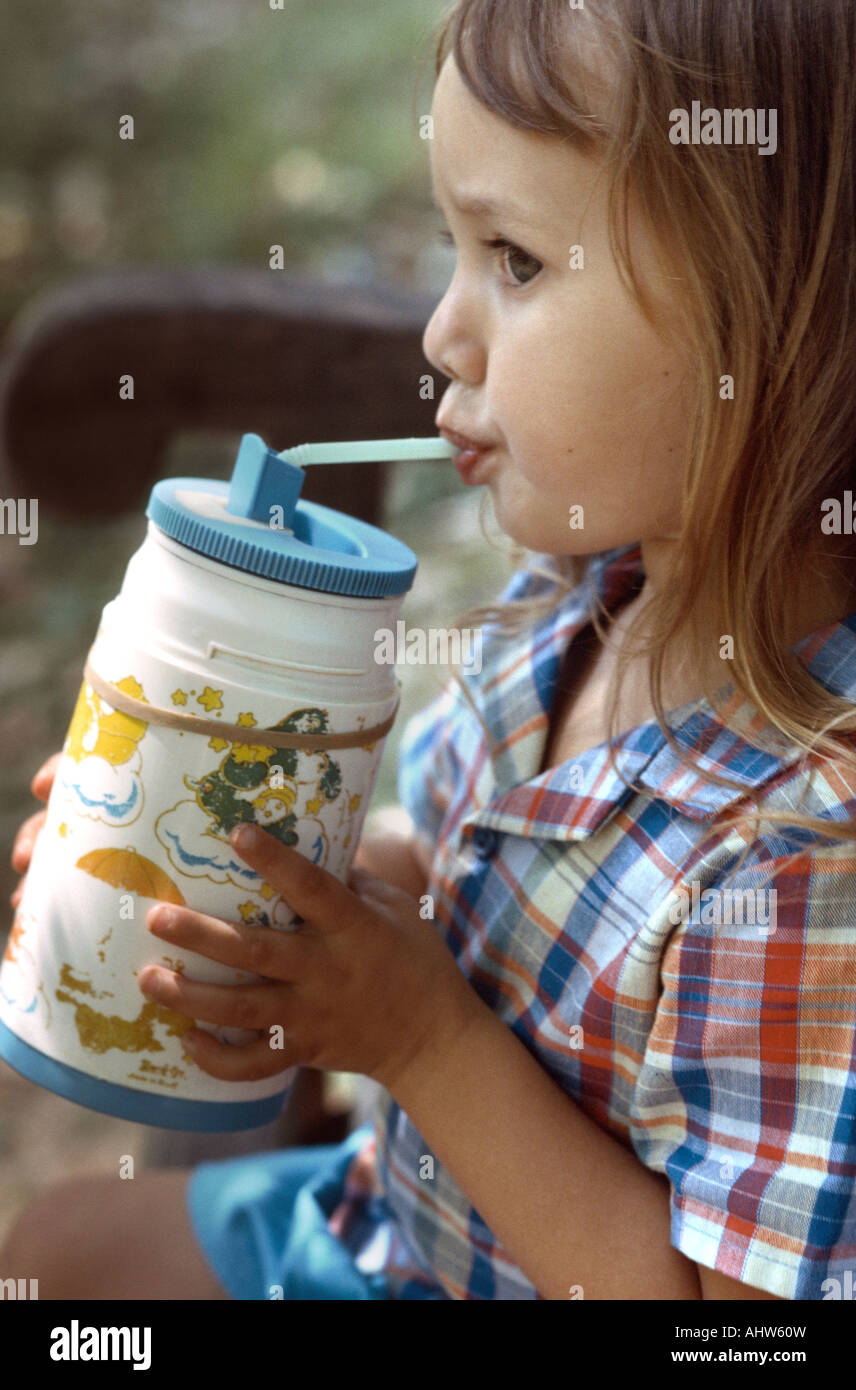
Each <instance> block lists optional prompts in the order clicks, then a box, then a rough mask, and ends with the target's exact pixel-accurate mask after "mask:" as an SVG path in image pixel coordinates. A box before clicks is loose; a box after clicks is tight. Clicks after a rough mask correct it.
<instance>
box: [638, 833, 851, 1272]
mask: <svg viewBox="0 0 856 1390" xmlns="http://www.w3.org/2000/svg"><path fill="white" fill-rule="evenodd" d="M763 843H764V852H763V853H761V854H755V858H754V861H753V860H751V859H750V860H749V862H748V863H747V864H746V865H744V866H743V867H742V868H741V869H740V871H739V872H738V873H737V874H736V875H735V876H734V878H733V880H732V882H731V883H730V884H727V886H726V887H725V888H721V887H718V886H716V878H715V876H710V877H711V878H712V879H713V883H714V886H713V887H712V888H711V887H707V888H706V887H704V886H702V885H701V884H700V883H698V882H697V883H696V885H695V887H694V888H693V889H692V891H689V890H688V889H686V888H685V889H684V890H683V895H682V896H681V897H680V898H677V897H676V896H675V895H670V902H671V904H672V906H671V907H670V913H672V914H674V915H671V916H666V915H665V913H664V916H663V921H662V923H661V929H662V931H663V933H664V934H666V933H668V934H669V935H668V944H667V945H666V948H665V950H664V951H663V955H662V965H661V986H662V989H661V993H660V996H659V1000H658V1002H657V1007H656V1011H655V1016H654V1020H653V1026H652V1028H651V1031H650V1033H649V1036H648V1041H647V1045H646V1051H645V1055H644V1059H643V1064H642V1067H641V1070H640V1072H639V1075H638V1077H637V1080H636V1084H635V1087H634V1095H633V1111H632V1117H631V1124H632V1128H631V1138H632V1142H633V1144H634V1148H635V1149H636V1152H637V1154H638V1155H639V1157H640V1158H641V1159H642V1161H643V1162H644V1163H645V1164H646V1166H647V1167H649V1168H652V1169H655V1170H657V1171H659V1172H663V1173H665V1174H666V1176H667V1177H668V1179H669V1181H670V1184H671V1189H672V1191H671V1240H672V1245H673V1246H674V1247H675V1248H676V1249H678V1250H680V1251H681V1252H682V1253H683V1254H684V1255H686V1256H687V1257H688V1258H689V1259H691V1260H693V1261H695V1262H697V1263H698V1264H700V1265H704V1266H706V1267H707V1268H709V1269H715V1270H718V1271H720V1272H721V1273H723V1274H725V1275H728V1276H730V1277H731V1278H733V1279H736V1280H739V1281H742V1282H744V1283H746V1284H749V1285H751V1286H752V1287H753V1288H759V1289H764V1290H765V1291H766V1292H767V1293H771V1294H775V1295H777V1296H778V1297H780V1298H787V1299H824V1298H836V1297H838V1298H841V1297H844V1298H848V1299H849V1298H852V1297H853V1292H854V1290H853V1287H852V1285H853V1273H852V1271H853V1250H854V1248H856V1064H854V1052H855V1051H856V858H854V852H853V848H852V847H851V846H849V845H841V844H839V845H835V846H828V847H822V848H818V849H813V850H810V851H808V852H806V853H803V854H801V855H800V857H799V858H798V859H797V860H794V859H791V861H790V863H789V864H787V865H786V866H785V865H784V863H783V862H782V860H777V859H776V857H775V853H772V854H771V853H770V847H771V846H772V847H773V850H775V846H776V844H777V843H778V845H779V847H781V844H782V841H781V840H780V841H778V842H776V841H775V840H773V839H771V840H769V841H765V842H763ZM753 849H754V847H753ZM720 862H721V860H720ZM725 880H726V871H725V870H723V873H722V876H721V881H722V882H725ZM761 885H763V886H761ZM773 894H775V896H773ZM676 917H677V918H678V921H677V925H672V924H673V923H674V922H675V918H676Z"/></svg>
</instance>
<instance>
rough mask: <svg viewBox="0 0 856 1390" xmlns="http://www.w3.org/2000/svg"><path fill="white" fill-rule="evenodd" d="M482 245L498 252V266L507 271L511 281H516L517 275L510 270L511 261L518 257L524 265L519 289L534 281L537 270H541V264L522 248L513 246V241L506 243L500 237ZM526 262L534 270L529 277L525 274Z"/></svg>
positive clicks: (503, 238)
mask: <svg viewBox="0 0 856 1390" xmlns="http://www.w3.org/2000/svg"><path fill="white" fill-rule="evenodd" d="M482 245H483V246H488V247H491V248H492V249H494V250H496V251H498V252H499V253H500V254H499V261H500V264H501V265H503V266H504V267H505V269H506V270H507V271H508V273H509V274H510V275H511V278H512V279H513V280H517V275H516V273H515V272H514V270H513V269H512V261H513V260H514V259H515V257H518V258H519V259H520V260H521V261H522V262H523V263H524V264H523V279H522V280H519V281H518V284H519V285H520V286H521V288H522V286H523V285H528V284H529V281H530V280H534V279H535V276H536V275H537V274H538V272H539V270H541V268H542V266H541V262H540V261H539V260H536V258H535V257H534V256H530V255H529V252H528V251H524V250H523V248H522V246H515V244H514V242H513V241H506V239H505V237H502V236H499V237H494V239H493V240H492V241H484V242H482ZM527 261H528V262H529V266H530V268H531V267H532V266H534V267H535V269H534V270H533V271H532V273H531V274H530V275H527V274H526V262H527Z"/></svg>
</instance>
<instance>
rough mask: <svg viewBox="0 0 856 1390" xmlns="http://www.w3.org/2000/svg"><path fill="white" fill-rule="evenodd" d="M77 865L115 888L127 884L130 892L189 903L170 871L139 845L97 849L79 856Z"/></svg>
mask: <svg viewBox="0 0 856 1390" xmlns="http://www.w3.org/2000/svg"><path fill="white" fill-rule="evenodd" d="M77 868H78V869H83V872H84V873H87V874H91V875H92V877H93V878H100V879H101V881H102V883H109V884H111V885H112V887H113V888H123V889H124V890H125V892H126V893H136V894H137V895H138V896H139V897H141V898H156V899H158V900H159V901H161V902H167V903H175V904H176V906H178V907H184V906H185V902H184V898H183V897H182V895H181V893H180V891H179V889H178V887H177V886H176V884H175V883H174V882H173V880H172V879H171V878H170V876H169V874H165V873H164V871H163V869H160V868H158V866H157V864H154V863H153V862H152V860H151V859H147V858H146V856H145V855H144V854H138V853H137V851H136V850H135V849H93V850H91V851H90V853H89V854H84V855H83V858H82V859H78V861H77Z"/></svg>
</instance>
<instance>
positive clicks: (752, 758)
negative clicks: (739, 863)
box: [464, 544, 856, 840]
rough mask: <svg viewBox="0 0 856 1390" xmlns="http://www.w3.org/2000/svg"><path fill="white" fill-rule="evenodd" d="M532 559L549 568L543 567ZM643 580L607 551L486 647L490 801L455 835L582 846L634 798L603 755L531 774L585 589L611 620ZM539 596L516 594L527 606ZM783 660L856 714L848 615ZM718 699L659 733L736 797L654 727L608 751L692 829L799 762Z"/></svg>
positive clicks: (738, 705) (741, 711) (776, 736)
mask: <svg viewBox="0 0 856 1390" xmlns="http://www.w3.org/2000/svg"><path fill="white" fill-rule="evenodd" d="M538 559H539V561H540V562H541V563H542V564H546V567H548V568H549V567H550V562H551V560H552V557H550V556H539V557H538ZM643 579H644V571H643V568H642V553H641V547H640V546H639V545H638V544H636V545H632V546H624V547H620V548H617V549H614V550H611V551H606V552H604V553H603V554H601V555H599V556H596V557H595V559H594V560H593V561H592V562H591V565H590V567H589V572H588V583H587V584H586V585H583V586H581V587H580V588H579V589H577V590H576V591H575V592H574V593H573V594H571V595H569V596H568V597H567V598H566V599H565V600H564V601H562V602H561V603H560V604H559V605H557V607H556V608H555V609H554V610H553V611H552V613H550V614H548V615H547V617H546V618H543V619H541V620H539V621H538V622H536V623H535V625H534V626H533V627H530V628H529V629H528V631H527V632H526V634H525V635H524V636H523V637H522V638H521V637H519V638H517V639H516V640H513V641H510V640H505V641H499V642H494V643H490V644H489V655H488V656H487V660H486V662H485V664H484V666H483V668H482V671H481V673H480V675H479V677H478V681H479V686H480V689H481V692H482V698H481V699H479V700H478V705H479V708H480V712H481V713H482V716H483V718H484V719H485V723H486V725H487V727H488V728H489V729H490V732H491V735H492V737H493V739H494V742H495V745H496V750H497V752H496V756H495V759H494V761H493V764H492V777H493V794H492V795H491V796H490V798H489V799H488V800H487V802H486V804H485V805H484V807H483V809H481V810H479V811H477V812H476V813H475V814H473V815H470V816H468V817H467V818H466V820H465V822H464V824H465V825H472V826H475V825H485V826H491V827H493V828H494V829H497V830H506V831H510V832H513V833H515V834H519V835H531V836H538V837H541V838H546V839H558V840H576V839H584V838H587V837H588V836H589V835H591V834H592V833H593V832H594V831H595V830H597V829H598V827H599V826H601V825H602V824H603V823H604V822H605V821H606V820H608V819H609V817H610V816H612V815H613V814H614V813H615V811H616V810H617V809H618V807H619V806H620V805H621V804H622V803H623V802H624V801H626V800H627V799H628V798H629V797H630V796H632V795H633V792H632V790H631V789H630V788H628V787H627V786H626V784H625V782H624V781H623V780H622V778H621V776H620V775H619V774H618V773H617V772H616V771H615V770H614V769H613V768H612V766H611V764H610V760H609V756H608V749H607V745H606V744H601V745H599V746H598V747H597V748H593V749H588V750H586V752H584V753H581V754H577V755H576V756H575V757H574V758H573V759H571V760H570V761H568V762H565V763H563V764H561V765H560V766H559V767H556V768H552V769H548V771H546V772H543V773H540V774H539V773H538V771H537V769H538V767H539V766H540V762H541V758H542V757H543V752H544V747H545V744H546V741H547V718H546V717H545V716H549V711H550V709H551V707H552V704H553V701H554V699H555V684H556V681H557V679H558V676H559V673H560V670H561V665H562V660H563V658H564V654H565V651H566V650H567V647H568V645H569V643H570V642H571V640H572V639H573V638H574V636H575V635H576V633H578V632H579V631H580V630H581V629H582V628H583V627H584V626H585V624H586V623H587V622H588V619H589V612H590V594H591V589H592V587H593V588H594V589H595V590H596V591H597V592H598V593H599V594H600V595H601V598H602V599H603V602H604V603H605V605H606V607H607V609H609V610H611V609H612V608H613V607H614V606H616V605H617V604H618V602H619V601H620V600H621V598H622V597H623V596H624V595H625V594H627V593H628V592H629V591H630V590H631V589H633V588H635V587H637V586H638V585H640V584H641V582H642V580H643ZM544 582H545V581H541V585H543V583H544ZM538 588H539V585H538V584H536V585H535V586H534V587H527V596H528V595H529V594H532V593H534V592H537V591H538ZM513 591H514V592H519V589H518V586H517V585H512V586H509V589H508V590H507V591H506V596H511V594H512V592H513ZM485 646H486V654H487V649H488V644H485ZM791 650H792V651H793V653H794V655H795V656H796V657H797V658H798V660H799V661H800V662H801V663H802V665H803V666H804V667H805V669H806V670H807V672H808V673H809V675H811V676H813V677H814V679H815V680H817V681H819V682H820V684H821V685H823V686H825V687H826V689H827V690H830V691H832V692H833V693H834V694H836V695H839V696H842V697H843V698H845V699H847V700H850V701H851V702H852V703H854V704H856V612H854V613H852V614H850V615H849V617H847V618H846V619H845V620H844V621H843V622H835V623H830V624H828V625H827V626H826V627H823V628H820V629H819V630H818V631H817V632H814V633H812V634H810V635H809V636H807V637H804V638H802V639H801V640H800V641H799V642H797V643H796V644H795V645H794V646H793V647H792V649H791ZM465 679H472V678H471V677H470V678H466V677H465ZM717 694H718V695H719V696H720V698H722V697H724V704H723V706H722V710H721V713H717V712H716V711H715V710H714V708H713V706H712V705H711V703H710V702H709V701H708V699H707V698H706V697H703V698H701V699H698V700H694V701H691V702H689V703H687V704H685V705H682V706H680V707H679V708H678V709H676V710H673V711H670V713H669V720H668V723H669V727H670V729H671V731H672V734H673V736H674V738H675V740H676V742H677V744H678V745H679V747H680V748H682V749H686V750H692V753H693V757H694V759H695V760H696V762H697V763H698V765H699V768H700V769H702V770H705V771H706V770H710V771H712V772H716V773H719V774H720V775H722V776H725V777H728V778H730V779H731V780H733V781H735V782H737V783H739V784H740V785H741V787H742V788H744V790H738V791H734V790H731V789H730V788H728V787H721V786H718V785H717V784H716V783H710V782H705V781H704V779H703V778H702V776H701V775H700V772H699V771H696V770H695V768H693V767H692V766H689V765H687V763H686V762H684V761H683V759H682V758H680V757H679V756H678V755H677V754H676V753H675V752H673V750H672V749H671V748H670V747H669V744H668V742H667V741H666V739H665V737H664V735H663V733H662V731H661V730H660V728H659V727H658V725H657V722H656V720H655V719H651V720H649V721H648V722H647V723H645V724H641V725H638V726H637V727H636V728H635V729H631V730H629V731H628V732H627V733H626V734H625V735H623V736H622V737H619V738H618V739H616V741H615V743H614V745H613V749H614V757H615V761H616V763H617V764H618V768H619V770H620V772H622V773H623V774H624V776H625V777H626V778H627V780H628V781H629V782H634V783H636V784H637V785H638V786H639V789H640V791H644V792H647V793H648V794H650V795H651V796H653V797H661V798H666V799H668V800H669V801H670V802H671V803H673V804H674V805H675V806H676V808H677V809H678V810H679V811H681V812H683V814H685V815H687V816H689V817H691V818H692V819H693V820H697V821H704V820H708V819H710V818H712V817H713V816H714V815H716V814H718V813H719V812H721V811H722V810H723V809H724V808H725V807H727V806H730V805H731V804H732V803H734V802H736V801H738V800H739V799H740V798H741V797H743V796H744V795H746V794H747V793H748V792H750V791H753V790H754V789H757V788H760V787H761V786H763V785H764V784H765V783H766V782H769V781H770V780H771V779H772V778H774V777H775V776H776V775H777V774H778V773H779V772H781V771H782V770H783V769H785V768H786V767H788V766H789V765H790V764H792V763H794V762H795V761H796V760H797V759H798V758H799V757H800V756H801V755H802V753H803V750H802V749H800V748H799V746H798V745H796V744H794V743H792V742H789V741H787V740H786V739H784V738H783V736H782V734H781V733H780V731H778V730H777V729H776V728H775V727H774V726H773V725H771V724H770V723H769V722H768V721H767V720H766V719H765V718H764V717H763V716H762V715H761V713H760V712H759V711H758V710H757V708H756V707H755V706H754V705H752V704H751V703H750V702H749V701H747V700H741V699H740V698H739V697H738V696H737V694H736V691H735V688H734V684H733V682H730V681H728V682H725V683H724V684H723V686H722V687H721V689H720V690H719V691H718V692H717ZM758 743H761V744H763V745H764V747H763V748H762V747H759V746H758ZM765 750H767V751H765Z"/></svg>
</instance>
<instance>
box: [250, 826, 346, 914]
mask: <svg viewBox="0 0 856 1390" xmlns="http://www.w3.org/2000/svg"><path fill="white" fill-rule="evenodd" d="M229 841H230V843H231V844H232V845H233V846H234V848H235V849H236V850H237V852H238V854H240V856H241V858H242V859H245V860H246V862H247V863H248V864H250V865H251V866H252V868H254V869H255V871H256V873H257V874H259V875H260V876H261V877H262V878H263V879H264V880H265V882H266V883H270V884H272V885H273V887H274V888H278V889H279V891H280V892H281V893H282V894H283V897H284V898H285V900H286V902H287V903H288V905H289V907H290V908H292V909H293V911H295V912H296V913H298V914H299V916H301V917H302V918H303V919H304V921H306V922H311V923H312V925H313V926H318V927H322V928H327V929H331V930H338V929H341V928H342V927H344V926H347V925H348V923H349V922H352V921H353V917H354V913H355V912H356V911H358V910H359V907H360V900H359V898H358V897H357V896H356V894H355V893H353V892H352V891H351V889H350V888H348V887H347V886H346V885H345V884H344V883H342V881H341V880H340V879H338V878H336V877H335V876H334V875H333V874H330V873H328V872H327V870H326V869H322V868H321V865H320V864H313V863H312V861H311V859H307V858H306V856H305V855H304V854H301V853H300V852H299V850H296V849H292V848H291V846H290V845H284V844H282V842H281V841H280V840H277V839H276V837H275V836H273V835H268V834H267V833H266V832H265V831H264V830H262V829H261V828H260V827H259V826H257V825H251V824H250V823H249V822H245V823H244V824H243V825H239V826H236V827H235V829H234V830H233V831H232V833H231V835H230V836H229Z"/></svg>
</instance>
